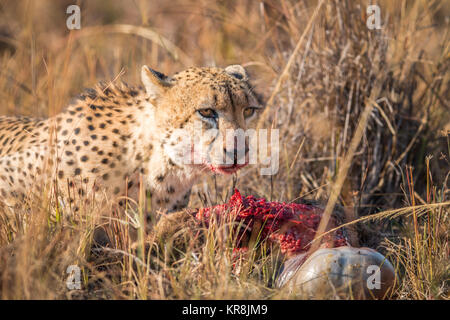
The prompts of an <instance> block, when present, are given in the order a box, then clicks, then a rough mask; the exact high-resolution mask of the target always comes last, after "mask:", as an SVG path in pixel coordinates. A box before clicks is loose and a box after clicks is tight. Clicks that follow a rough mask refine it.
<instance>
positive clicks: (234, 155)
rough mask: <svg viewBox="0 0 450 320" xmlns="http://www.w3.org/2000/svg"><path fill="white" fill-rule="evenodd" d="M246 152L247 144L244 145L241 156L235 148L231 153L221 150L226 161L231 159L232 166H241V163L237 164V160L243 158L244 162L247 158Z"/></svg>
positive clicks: (247, 149)
mask: <svg viewBox="0 0 450 320" xmlns="http://www.w3.org/2000/svg"><path fill="white" fill-rule="evenodd" d="M248 151H249V148H248V145H247V144H246V145H245V149H244V154H243V155H242V154H240V153H242V151H241V152H239V150H238V149H237V148H234V149H233V150H232V151H231V152H229V151H228V150H227V149H226V148H223V152H224V155H225V157H226V158H228V159H233V165H237V164H242V163H238V160H239V158H244V160H245V158H246V157H247V154H248ZM238 156H240V157H239V158H238ZM241 162H242V161H241Z"/></svg>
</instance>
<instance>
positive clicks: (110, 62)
mask: <svg viewBox="0 0 450 320" xmlns="http://www.w3.org/2000/svg"><path fill="white" fill-rule="evenodd" d="M318 3H321V4H322V5H321V7H320V8H318ZM69 4H72V3H70V2H68V1H58V2H49V1H18V2H13V1H8V2H2V3H1V4H0V17H1V19H0V21H1V23H0V95H1V96H0V97H1V100H2V107H1V108H2V110H1V113H2V114H9V115H13V114H14V115H17V114H22V115H28V116H33V117H46V116H49V115H53V114H55V113H57V112H59V111H60V110H62V109H63V108H64V106H65V105H66V104H67V103H68V101H69V100H70V98H71V97H73V96H75V95H76V94H78V93H79V92H80V91H81V90H82V88H83V87H89V86H92V85H94V84H95V83H96V82H97V81H98V80H112V79H115V78H117V77H120V78H121V79H122V80H125V81H127V82H129V83H133V84H137V83H139V70H140V67H141V65H142V64H147V65H149V66H152V67H154V68H155V69H157V70H160V71H163V72H165V73H173V72H176V71H178V70H181V69H183V68H184V67H186V66H190V65H219V66H224V65H228V64H233V63H241V64H243V65H244V66H246V67H247V69H248V70H249V71H250V73H251V74H252V76H253V78H254V82H255V85H256V87H257V89H258V90H259V91H260V92H261V93H263V95H264V96H265V98H266V99H267V101H268V104H267V109H266V111H265V112H264V115H263V117H262V118H261V120H260V122H259V125H260V126H262V127H266V128H267V127H272V128H277V129H279V130H280V137H281V141H280V170H279V172H278V173H277V174H276V175H274V176H261V175H259V171H258V168H256V167H249V168H247V169H245V170H243V171H242V172H240V173H238V175H237V177H233V178H224V177H213V178H211V179H209V180H208V181H207V182H205V183H202V184H199V185H197V186H196V187H195V191H196V192H195V195H194V196H193V197H192V199H191V206H192V207H198V206H201V205H211V204H216V203H221V202H223V201H225V200H226V198H227V196H228V195H229V194H230V188H231V187H232V186H233V185H236V186H237V187H238V188H239V189H240V190H241V191H242V192H243V193H245V194H255V195H259V196H264V197H266V198H268V199H271V200H278V201H295V200H296V199H297V198H299V197H308V198H313V199H316V200H320V201H323V202H324V203H326V202H327V201H328V199H331V202H330V203H329V208H330V209H332V208H333V207H334V203H333V202H334V200H336V202H338V203H339V204H341V205H343V206H344V208H345V209H346V212H347V213H348V217H349V218H350V220H353V219H358V220H357V221H356V222H355V225H356V227H357V231H358V235H359V242H360V244H361V245H364V246H369V247H372V248H376V249H378V250H380V251H381V252H383V253H384V254H386V255H387V256H388V258H389V259H390V260H391V261H392V262H393V263H394V264H395V266H396V268H397V272H398V273H399V275H400V277H399V284H398V287H397V289H396V290H395V292H394V293H393V294H392V296H391V298H393V299H448V298H449V291H448V290H449V279H450V269H449V268H450V259H449V253H450V248H449V246H448V239H449V230H450V222H449V213H450V211H449V202H448V201H449V199H448V197H449V182H448V180H449V168H450V163H449V161H450V160H449V154H450V138H449V130H450V127H449V126H450V117H449V116H448V115H449V112H450V103H449V92H450V90H449V77H450V73H449V72H448V69H449V63H450V60H449V57H450V52H449V30H450V29H449V21H448V16H449V11H450V8H449V5H448V4H447V3H446V2H444V1H425V0H416V1H406V0H404V1H396V2H393V1H380V2H379V5H380V8H381V18H382V21H383V28H382V29H381V30H369V29H368V28H367V27H366V20H365V19H366V14H365V8H366V5H367V4H368V3H366V1H332V0H329V1H323V3H322V2H320V1H318V2H317V1H300V2H297V1H289V0H281V1H271V0H268V1H250V0H249V1H229V2H228V1H227V2H223V1H220V2H214V3H213V2H201V1H200V2H199V1H190V0H174V1H170V2H166V1H151V2H146V1H138V0H136V1H133V2H130V3H127V4H124V3H123V2H121V1H110V2H108V3H107V4H105V3H104V2H101V1H80V4H81V8H82V9H81V10H82V29H81V30H80V31H74V32H69V31H68V30H67V29H66V26H65V19H66V15H65V9H66V7H67V6H68V5H69ZM315 10H316V11H317V16H315V15H314V14H313V13H314V12H315ZM366 107H367V108H370V109H369V111H368V112H369V113H367V115H368V117H367V119H365V118H364V117H363V115H364V110H365V108H366ZM361 118H362V119H363V120H365V121H363V123H362V124H363V127H362V131H360V132H359V133H358V130H357V127H358V123H359V121H360V119H361ZM352 139H356V140H357V141H355V142H354V143H352ZM80 201H82V200H80ZM106 208H107V207H106ZM137 208H138V209H137V216H139V213H142V210H141V209H142V208H141V209H139V208H140V206H139V205H138V206H137ZM105 212H108V210H105V208H98V207H85V208H84V210H82V212H81V213H80V214H79V216H77V217H76V218H77V219H69V221H67V220H66V219H61V214H62V215H64V213H61V212H60V209H59V208H58V206H57V201H55V195H54V194H53V193H52V192H51V190H50V191H48V192H43V195H42V196H41V197H39V198H38V199H35V198H30V199H28V201H27V202H26V203H24V206H23V208H21V210H18V211H16V212H13V213H11V212H7V211H6V209H2V212H1V214H0V219H2V220H1V221H0V297H1V298H2V299H55V298H69V299H71V298H91V299H94V298H112V299H136V298H138V299H191V298H203V299H231V298H233V299H234V298H241V299H248V298H250V299H271V298H278V299H283V298H298V297H292V296H290V295H288V294H287V293H284V292H283V290H281V291H280V290H275V289H273V288H271V287H270V286H271V283H272V280H273V277H274V275H275V274H276V269H277V266H278V264H279V261H280V259H281V257H280V256H279V255H278V254H276V251H273V250H272V251H271V252H272V253H270V254H267V252H269V251H267V250H265V249H264V248H262V249H263V250H260V249H261V248H258V250H255V251H252V252H251V253H250V254H249V255H248V256H246V257H245V259H244V260H243V261H242V262H241V270H242V272H240V273H239V275H236V274H235V273H233V272H232V270H233V266H232V264H233V245H232V243H233V242H232V238H233V235H232V234H230V231H229V230H230V228H227V227H226V225H224V224H223V223H215V224H212V226H211V227H210V228H208V229H205V228H200V229H194V228H190V227H189V226H190V224H189V221H184V224H176V225H175V224H174V225H173V226H172V227H171V228H162V227H161V226H160V229H155V232H154V234H152V235H143V234H141V238H140V239H141V241H140V242H139V245H138V247H137V248H132V247H131V245H130V241H129V236H128V233H127V228H126V227H125V226H124V225H123V223H121V222H119V221H118V219H119V220H120V218H121V219H123V217H116V216H114V213H108V214H105ZM140 216H142V214H140ZM55 217H56V218H55ZM98 225H104V228H105V230H106V232H107V233H108V234H109V235H110V237H111V238H112V241H113V244H114V249H111V250H104V249H99V248H98V247H96V245H95V243H94V242H93V234H94V229H95V227H96V226H98ZM161 228H162V229H161ZM198 239H201V241H197V240H198ZM252 253H255V254H252ZM256 253H258V254H257V255H256ZM74 264H75V265H78V266H80V267H81V268H82V276H83V281H82V282H83V284H82V287H83V289H82V290H75V291H68V290H67V288H66V283H65V281H66V279H67V276H68V275H67V273H66V269H67V267H68V266H69V265H74Z"/></svg>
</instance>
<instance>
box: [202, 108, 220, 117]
mask: <svg viewBox="0 0 450 320" xmlns="http://www.w3.org/2000/svg"><path fill="white" fill-rule="evenodd" d="M197 112H198V113H199V114H200V115H201V116H202V117H204V118H210V119H214V118H217V112H216V111H215V110H213V109H211V108H208V109H200V110H197Z"/></svg>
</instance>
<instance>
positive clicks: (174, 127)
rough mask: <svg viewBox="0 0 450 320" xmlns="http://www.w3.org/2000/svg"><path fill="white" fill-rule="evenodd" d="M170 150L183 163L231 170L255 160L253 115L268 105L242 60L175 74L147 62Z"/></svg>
mask: <svg viewBox="0 0 450 320" xmlns="http://www.w3.org/2000/svg"><path fill="white" fill-rule="evenodd" d="M141 77H142V82H143V84H144V86H145V89H146V91H147V94H148V96H149V97H150V98H151V101H152V105H153V108H154V115H155V121H156V124H157V126H158V129H159V130H158V132H159V134H160V135H161V136H160V140H161V145H162V146H163V148H164V151H165V153H166V154H167V155H168V156H169V157H170V159H171V160H172V161H173V162H174V163H176V164H177V165H185V166H190V167H191V168H196V169H199V170H202V171H208V170H211V171H213V172H215V173H221V174H231V173H234V172H235V171H237V170H239V169H240V168H242V167H244V166H245V165H247V164H248V162H249V152H248V151H249V147H251V143H252V140H253V139H252V138H251V137H252V134H253V133H255V130H252V123H253V122H252V120H255V118H256V117H257V115H258V113H259V112H260V111H261V110H262V108H263V105H262V102H261V100H260V98H259V97H258V95H257V94H256V93H255V92H254V90H253V88H252V86H251V84H250V83H249V77H248V75H247V72H246V70H245V69H244V68H243V67H242V66H240V65H232V66H228V67H226V68H224V69H222V68H212V67H211V68H189V69H187V70H185V71H182V72H179V73H177V74H175V75H174V76H172V77H168V76H165V75H164V74H162V73H160V72H157V71H155V70H152V69H150V68H148V67H147V66H143V67H142V74H141Z"/></svg>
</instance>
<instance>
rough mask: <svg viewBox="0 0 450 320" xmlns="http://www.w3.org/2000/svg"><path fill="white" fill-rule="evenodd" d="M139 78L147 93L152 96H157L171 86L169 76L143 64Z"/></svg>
mask: <svg viewBox="0 0 450 320" xmlns="http://www.w3.org/2000/svg"><path fill="white" fill-rule="evenodd" d="M141 80H142V83H143V84H144V87H145V90H146V91H147V94H148V95H149V96H151V97H154V98H156V97H159V96H160V95H161V94H163V93H164V91H166V90H167V89H169V88H170V87H172V83H171V82H170V78H169V77H167V76H166V75H164V74H162V73H161V72H158V71H156V70H153V69H151V68H149V67H147V66H145V65H144V66H142V70H141Z"/></svg>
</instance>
